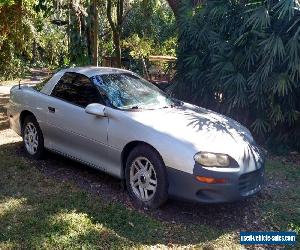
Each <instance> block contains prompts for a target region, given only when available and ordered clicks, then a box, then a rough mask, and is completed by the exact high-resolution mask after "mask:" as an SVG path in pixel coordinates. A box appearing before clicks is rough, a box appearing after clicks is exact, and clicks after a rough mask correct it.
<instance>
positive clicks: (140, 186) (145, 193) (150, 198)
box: [125, 145, 168, 208]
mask: <svg viewBox="0 0 300 250" xmlns="http://www.w3.org/2000/svg"><path fill="white" fill-rule="evenodd" d="M125 180H126V187H127V190H128V193H129V195H130V197H131V198H132V199H133V201H134V202H135V203H136V204H137V205H138V206H141V207H147V208H158V207H160V206H161V205H163V204H164V203H165V202H166V201H167V199H168V180H167V173H166V166H165V164H164V163H163V160H162V159H161V157H160V155H159V154H158V153H157V152H156V151H155V150H154V149H153V148H151V147H150V146H147V145H140V146H137V147H135V148H134V149H133V150H132V151H131V152H130V154H129V156H128V158H127V162H126V167H125Z"/></svg>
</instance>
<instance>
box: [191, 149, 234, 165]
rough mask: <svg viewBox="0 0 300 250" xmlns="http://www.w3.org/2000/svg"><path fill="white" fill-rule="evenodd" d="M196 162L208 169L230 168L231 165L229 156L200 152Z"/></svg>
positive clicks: (196, 155) (195, 158)
mask: <svg viewBox="0 0 300 250" xmlns="http://www.w3.org/2000/svg"><path fill="white" fill-rule="evenodd" d="M194 160H195V161H196V162H198V163H199V164H201V165H204V166H206V167H228V166H229V164H230V159H229V156H228V155H226V154H217V153H209V152H199V153H197V154H195V156H194Z"/></svg>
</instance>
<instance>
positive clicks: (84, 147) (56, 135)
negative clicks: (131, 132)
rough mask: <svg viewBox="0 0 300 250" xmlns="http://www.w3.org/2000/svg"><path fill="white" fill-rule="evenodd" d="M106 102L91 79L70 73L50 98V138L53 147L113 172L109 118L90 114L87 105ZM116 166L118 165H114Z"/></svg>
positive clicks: (63, 77)
mask: <svg viewBox="0 0 300 250" xmlns="http://www.w3.org/2000/svg"><path fill="white" fill-rule="evenodd" d="M91 103H101V104H103V101H102V99H101V96H100V94H99V92H98V90H97V88H96V87H95V86H94V85H93V83H92V82H91V81H90V79H89V78H87V77H86V76H84V75H81V74H77V73H73V72H67V73H65V74H64V75H63V76H62V78H61V79H60V80H59V81H58V83H57V84H56V86H55V87H54V89H53V91H52V93H51V96H50V97H49V100H48V117H47V123H48V126H49V131H48V137H49V138H48V139H49V141H50V147H51V149H52V150H55V151H59V152H61V153H63V154H65V155H67V156H69V157H72V158H75V159H77V160H80V161H82V162H85V163H88V164H90V165H93V166H95V167H97V168H100V169H102V170H104V171H107V172H109V173H112V174H116V173H118V172H119V170H118V169H111V168H110V167H109V166H111V165H114V164H111V157H109V156H111V151H112V149H110V147H108V144H107V130H108V119H109V118H108V117H103V116H96V115H91V114H87V113H86V112H85V107H86V106H87V105H88V104H91ZM114 166H115V165H114Z"/></svg>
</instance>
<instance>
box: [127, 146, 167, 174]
mask: <svg viewBox="0 0 300 250" xmlns="http://www.w3.org/2000/svg"><path fill="white" fill-rule="evenodd" d="M140 145H146V146H148V147H150V148H152V149H153V150H154V151H155V152H156V153H157V155H158V156H159V157H160V159H161V160H162V162H163V163H164V159H163V158H162V156H161V154H160V153H159V151H158V150H157V149H156V148H155V147H154V146H152V145H151V144H149V143H147V142H144V141H138V140H136V141H131V142H129V143H127V144H126V145H125V147H124V148H123V150H122V153H121V164H122V174H121V178H122V179H123V178H124V177H125V167H126V161H127V158H128V156H129V154H130V152H131V151H132V150H133V149H134V148H135V147H138V146H140ZM164 164H165V163H164Z"/></svg>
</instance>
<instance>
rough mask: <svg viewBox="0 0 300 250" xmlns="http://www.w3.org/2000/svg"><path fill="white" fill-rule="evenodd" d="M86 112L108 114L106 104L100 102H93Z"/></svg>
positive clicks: (100, 114)
mask: <svg viewBox="0 0 300 250" xmlns="http://www.w3.org/2000/svg"><path fill="white" fill-rule="evenodd" d="M85 112H86V113H88V114H90V115H96V116H106V114H105V106H104V105H102V104H100V103H91V104H89V105H87V106H86V108H85Z"/></svg>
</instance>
